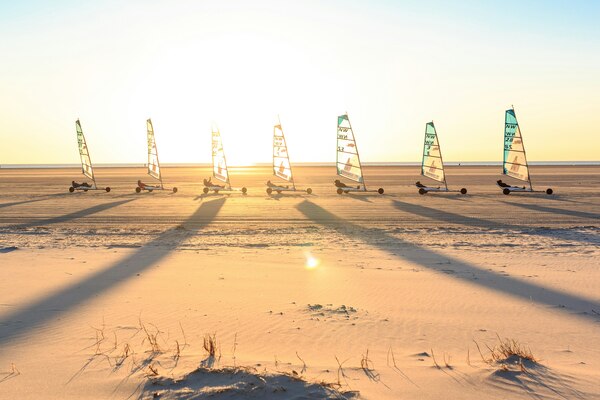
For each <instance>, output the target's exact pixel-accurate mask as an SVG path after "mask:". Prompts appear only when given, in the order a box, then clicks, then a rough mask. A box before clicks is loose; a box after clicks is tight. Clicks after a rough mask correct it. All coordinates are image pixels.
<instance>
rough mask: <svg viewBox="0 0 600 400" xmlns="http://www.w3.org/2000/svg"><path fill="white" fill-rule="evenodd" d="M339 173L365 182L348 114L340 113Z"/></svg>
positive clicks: (338, 135) (338, 133)
mask: <svg viewBox="0 0 600 400" xmlns="http://www.w3.org/2000/svg"><path fill="white" fill-rule="evenodd" d="M336 165H337V173H338V175H339V176H342V177H344V178H347V179H350V180H352V181H355V182H359V183H363V182H364V181H363V174H362V167H361V165H360V158H359V156H358V149H357V148H356V141H355V140H354V133H353V132H352V126H351V125H350V120H349V119H348V114H344V115H340V116H339V117H338V123H337V157H336Z"/></svg>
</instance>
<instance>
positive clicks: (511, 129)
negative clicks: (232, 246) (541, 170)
mask: <svg viewBox="0 0 600 400" xmlns="http://www.w3.org/2000/svg"><path fill="white" fill-rule="evenodd" d="M502 167H503V168H502V173H503V174H504V175H508V176H510V177H512V178H515V179H519V180H521V181H526V182H529V184H530V186H531V181H530V178H529V165H528V163H527V156H526V153H525V145H524V144H523V136H522V135H521V129H520V128H519V123H518V121H517V116H516V115H515V110H514V109H510V110H506V113H505V120H504V161H503V166H502Z"/></svg>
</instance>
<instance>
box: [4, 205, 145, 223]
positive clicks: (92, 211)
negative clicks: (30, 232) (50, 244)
mask: <svg viewBox="0 0 600 400" xmlns="http://www.w3.org/2000/svg"><path fill="white" fill-rule="evenodd" d="M134 200H136V199H130V200H120V201H113V202H110V203H104V204H98V205H96V206H93V207H89V208H85V209H83V210H79V211H75V212H72V213H70V214H65V215H60V216H58V217H52V218H46V219H40V220H36V221H31V222H25V223H23V224H17V225H10V224H9V225H8V226H7V227H8V228H10V229H11V230H13V229H16V230H20V229H27V228H33V227H36V226H46V225H52V224H58V223H61V222H67V221H71V220H74V219H79V218H83V217H87V216H88V215H92V214H96V213H99V212H101V211H105V210H109V209H111V208H114V207H118V206H120V205H122V204H125V203H129V202H130V201H134Z"/></svg>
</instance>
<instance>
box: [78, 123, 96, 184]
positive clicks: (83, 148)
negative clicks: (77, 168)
mask: <svg viewBox="0 0 600 400" xmlns="http://www.w3.org/2000/svg"><path fill="white" fill-rule="evenodd" d="M75 128H76V129H77V144H78V146H79V157H80V158H81V172H82V173H83V174H84V175H85V176H87V177H88V178H90V179H91V180H92V181H93V182H94V183H93V185H94V186H93V187H94V188H95V187H96V178H95V177H94V168H93V167H92V159H91V158H90V152H89V150H88V147H87V143H86V141H85V136H83V130H82V129H81V123H80V122H79V120H77V121H75Z"/></svg>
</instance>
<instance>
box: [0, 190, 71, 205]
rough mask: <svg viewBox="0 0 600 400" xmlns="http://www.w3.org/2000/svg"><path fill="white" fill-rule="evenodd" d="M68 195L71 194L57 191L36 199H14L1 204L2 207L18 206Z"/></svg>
mask: <svg viewBox="0 0 600 400" xmlns="http://www.w3.org/2000/svg"><path fill="white" fill-rule="evenodd" d="M68 195H69V194H65V193H56V194H50V195H47V196H43V197H39V198H36V199H29V200H22V201H13V202H11V203H1V204H0V208H5V207H12V206H18V205H20V204H27V203H37V202H38V201H44V200H50V199H52V198H55V197H67V196H68Z"/></svg>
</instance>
